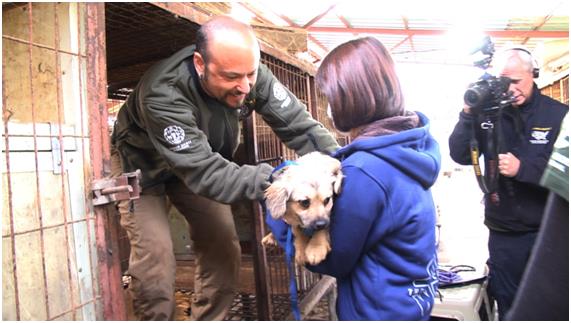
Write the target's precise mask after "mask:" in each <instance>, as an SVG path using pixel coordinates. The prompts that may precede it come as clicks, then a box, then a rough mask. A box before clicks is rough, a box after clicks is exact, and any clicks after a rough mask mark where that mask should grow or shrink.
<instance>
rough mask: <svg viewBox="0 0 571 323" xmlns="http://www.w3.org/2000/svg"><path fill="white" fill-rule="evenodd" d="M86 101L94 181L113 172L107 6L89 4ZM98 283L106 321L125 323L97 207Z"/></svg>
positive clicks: (105, 217)
mask: <svg viewBox="0 0 571 323" xmlns="http://www.w3.org/2000/svg"><path fill="white" fill-rule="evenodd" d="M86 45H87V66H88V67H87V70H88V73H87V93H88V97H87V102H88V109H89V130H90V131H89V132H90V154H91V160H92V168H93V179H100V178H103V177H105V176H107V175H109V173H110V167H109V165H110V146H109V130H108V125H107V109H106V101H107V91H106V86H107V77H106V75H107V66H106V60H105V4H104V3H88V4H87V44H86ZM94 212H95V218H96V220H95V222H96V223H95V239H96V245H97V256H98V261H99V264H98V267H99V283H100V287H101V296H102V299H103V316H104V319H105V320H125V319H126V311H125V302H124V299H123V293H122V285H121V271H120V261H119V257H118V256H119V252H118V248H117V244H116V240H115V241H114V240H113V238H115V237H113V236H112V234H110V232H111V231H112V230H110V228H109V226H110V223H109V222H110V210H109V209H108V208H103V207H95V208H94Z"/></svg>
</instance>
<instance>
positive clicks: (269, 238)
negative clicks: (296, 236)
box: [262, 233, 278, 247]
mask: <svg viewBox="0 0 571 323" xmlns="http://www.w3.org/2000/svg"><path fill="white" fill-rule="evenodd" d="M262 244H263V245H264V246H266V247H275V246H277V245H278V242H277V241H276V238H274V235H273V233H268V234H267V235H266V236H265V237H263V238H262Z"/></svg>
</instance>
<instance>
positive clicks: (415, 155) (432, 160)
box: [334, 112, 441, 189]
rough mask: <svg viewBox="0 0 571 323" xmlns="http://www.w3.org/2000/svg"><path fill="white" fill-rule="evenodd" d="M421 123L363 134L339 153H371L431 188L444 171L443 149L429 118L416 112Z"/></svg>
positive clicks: (341, 155)
mask: <svg viewBox="0 0 571 323" xmlns="http://www.w3.org/2000/svg"><path fill="white" fill-rule="evenodd" d="M416 114H417V115H418V117H419V119H420V123H419V126H418V127H417V128H414V129H410V130H404V131H401V132H398V133H395V134H390V135H383V136H376V137H360V138H357V139H356V140H355V141H353V142H352V143H351V144H349V145H347V146H345V147H343V148H341V149H339V150H338V151H336V152H335V154H334V157H336V158H338V159H340V160H343V159H345V158H347V157H349V156H350V155H351V154H353V153H355V152H367V153H369V154H373V155H375V156H376V157H378V158H380V159H383V160H384V161H386V162H387V163H389V164H391V165H393V166H394V167H395V168H397V169H398V170H400V171H401V172H402V173H404V174H405V175H407V176H409V177H410V178H413V179H414V180H416V181H417V182H419V183H420V184H421V185H422V186H423V187H424V188H426V189H428V188H430V187H431V186H432V185H434V183H435V182H436V179H437V178H438V173H439V171H440V161H441V157H440V150H439V146H438V143H437V142H436V140H434V138H433V137H432V135H431V134H430V131H429V121H428V118H427V117H426V116H425V115H424V114H422V113H420V112H416Z"/></svg>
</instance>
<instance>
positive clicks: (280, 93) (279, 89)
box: [273, 82, 291, 108]
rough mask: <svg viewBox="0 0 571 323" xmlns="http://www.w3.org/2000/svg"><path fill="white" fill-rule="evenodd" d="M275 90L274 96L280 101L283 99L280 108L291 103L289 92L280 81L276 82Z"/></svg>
mask: <svg viewBox="0 0 571 323" xmlns="http://www.w3.org/2000/svg"><path fill="white" fill-rule="evenodd" d="M273 92H274V98H276V99H277V100H278V101H282V104H281V105H280V108H285V107H287V106H288V105H289V104H290V103H291V98H290V97H289V95H288V94H287V91H286V89H285V88H284V86H283V85H281V84H280V83H278V82H276V83H274V87H273Z"/></svg>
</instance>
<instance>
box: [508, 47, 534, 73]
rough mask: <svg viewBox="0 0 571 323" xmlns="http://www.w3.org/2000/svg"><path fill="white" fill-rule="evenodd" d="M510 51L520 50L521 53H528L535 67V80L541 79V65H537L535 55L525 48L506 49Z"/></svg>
mask: <svg viewBox="0 0 571 323" xmlns="http://www.w3.org/2000/svg"><path fill="white" fill-rule="evenodd" d="M508 50H519V51H521V52H524V53H527V54H528V55H529V57H530V58H531V64H532V65H533V70H532V73H533V78H534V79H536V78H538V77H539V64H537V61H536V60H535V58H534V57H533V55H532V54H531V52H530V51H529V50H527V49H525V48H523V47H511V48H506V49H505V51H508Z"/></svg>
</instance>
